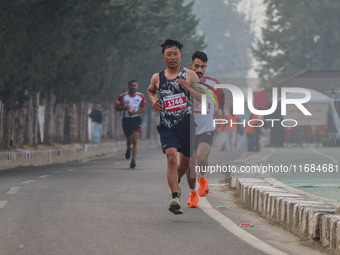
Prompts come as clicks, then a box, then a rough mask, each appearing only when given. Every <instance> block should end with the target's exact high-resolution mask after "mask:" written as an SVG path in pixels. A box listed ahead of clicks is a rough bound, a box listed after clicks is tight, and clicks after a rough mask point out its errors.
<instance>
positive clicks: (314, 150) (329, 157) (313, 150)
mask: <svg viewBox="0 0 340 255" xmlns="http://www.w3.org/2000/svg"><path fill="white" fill-rule="evenodd" d="M309 149H310V150H311V151H312V152H314V153H315V154H318V155H319V156H322V157H326V158H328V159H330V160H331V161H332V162H333V163H334V164H338V163H339V161H337V160H336V159H335V158H333V157H332V156H329V155H327V154H324V153H322V152H320V151H318V150H317V149H315V148H313V147H309Z"/></svg>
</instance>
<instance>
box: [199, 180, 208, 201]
mask: <svg viewBox="0 0 340 255" xmlns="http://www.w3.org/2000/svg"><path fill="white" fill-rule="evenodd" d="M198 183H199V184H200V185H199V187H198V190H197V193H198V195H199V196H200V197H205V196H206V195H208V192H209V186H208V180H207V177H204V178H199V177H198Z"/></svg>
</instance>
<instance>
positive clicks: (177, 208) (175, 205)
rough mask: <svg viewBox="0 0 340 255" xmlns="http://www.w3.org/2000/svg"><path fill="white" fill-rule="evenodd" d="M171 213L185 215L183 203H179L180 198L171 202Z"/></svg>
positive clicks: (169, 206)
mask: <svg viewBox="0 0 340 255" xmlns="http://www.w3.org/2000/svg"><path fill="white" fill-rule="evenodd" d="M168 208H169V211H170V212H172V213H173V214H175V215H177V214H183V210H182V208H181V203H180V202H179V198H178V197H175V198H173V199H171V200H170V202H169V205H168Z"/></svg>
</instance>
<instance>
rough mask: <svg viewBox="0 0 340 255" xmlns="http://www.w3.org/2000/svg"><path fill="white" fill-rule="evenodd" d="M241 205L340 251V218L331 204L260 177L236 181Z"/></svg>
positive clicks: (302, 235)
mask: <svg viewBox="0 0 340 255" xmlns="http://www.w3.org/2000/svg"><path fill="white" fill-rule="evenodd" d="M235 180H236V184H235V186H236V190H237V192H239V194H240V197H241V200H242V202H244V203H246V204H247V205H249V206H250V207H251V208H252V209H254V210H256V211H259V212H261V213H262V214H263V215H264V216H266V217H268V218H270V219H272V220H274V221H276V222H277V223H280V224H282V225H284V226H286V227H287V228H288V229H290V230H292V231H293V232H295V233H297V234H299V235H300V236H301V237H304V238H307V239H309V240H320V242H321V244H322V245H323V246H328V247H329V248H330V249H332V250H336V251H340V215H334V212H335V210H336V206H334V205H333V204H331V203H329V202H328V201H326V202H325V201H322V202H320V201H314V200H310V198H309V197H306V196H305V195H303V194H294V193H291V192H289V191H287V190H285V189H284V187H282V186H280V187H275V185H273V184H271V183H268V182H266V181H265V180H263V179H260V178H240V177H238V178H235Z"/></svg>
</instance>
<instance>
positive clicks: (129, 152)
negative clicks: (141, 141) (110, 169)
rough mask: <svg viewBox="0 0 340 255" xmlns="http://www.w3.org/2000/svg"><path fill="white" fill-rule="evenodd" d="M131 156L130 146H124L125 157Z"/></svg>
mask: <svg viewBox="0 0 340 255" xmlns="http://www.w3.org/2000/svg"><path fill="white" fill-rule="evenodd" d="M130 156H131V148H126V152H125V158H126V159H129V158H130Z"/></svg>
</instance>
